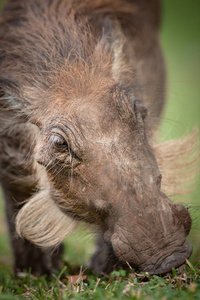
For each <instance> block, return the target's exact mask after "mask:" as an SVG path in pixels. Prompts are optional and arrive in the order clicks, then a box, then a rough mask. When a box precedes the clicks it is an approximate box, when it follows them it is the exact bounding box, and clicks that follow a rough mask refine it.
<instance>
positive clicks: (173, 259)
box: [144, 242, 193, 275]
mask: <svg viewBox="0 0 200 300" xmlns="http://www.w3.org/2000/svg"><path fill="white" fill-rule="evenodd" d="M192 252H193V247H192V245H191V244H189V243H188V242H185V244H184V245H183V246H182V247H181V249H179V250H177V251H175V252H174V253H173V254H171V255H169V256H167V257H166V258H165V259H164V260H163V261H162V263H161V264H159V265H158V264H156V265H155V266H154V267H153V268H151V270H150V269H149V267H147V268H146V269H145V270H144V271H145V272H149V274H150V275H159V274H166V273H168V272H171V270H172V268H178V267H180V266H181V265H183V264H184V263H185V260H186V259H188V258H189V257H190V256H191V254H192Z"/></svg>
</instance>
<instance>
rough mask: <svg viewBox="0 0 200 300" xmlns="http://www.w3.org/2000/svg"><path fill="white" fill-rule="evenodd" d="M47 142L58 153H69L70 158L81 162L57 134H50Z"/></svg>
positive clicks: (64, 140)
mask: <svg viewBox="0 0 200 300" xmlns="http://www.w3.org/2000/svg"><path fill="white" fill-rule="evenodd" d="M49 142H50V144H51V145H53V146H54V147H55V149H57V150H58V151H59V152H62V153H64V152H66V151H67V152H69V154H70V155H71V156H73V157H74V158H76V159H78V160H79V161H81V159H80V158H79V157H78V156H77V155H76V153H75V152H74V151H73V150H72V148H71V146H70V145H69V142H68V141H66V139H65V138H64V137H63V136H62V135H61V134H60V133H57V132H52V133H51V135H50V137H49Z"/></svg>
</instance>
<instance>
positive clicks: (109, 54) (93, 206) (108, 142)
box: [0, 0, 199, 274]
mask: <svg viewBox="0 0 200 300" xmlns="http://www.w3.org/2000/svg"><path fill="white" fill-rule="evenodd" d="M159 24H160V4H159V1H157V0H151V1H150V0H126V1H122V0H115V1H112V0H95V1H93V0H87V1H81V0H68V1H67V0H44V1H39V0H26V1H25V0H15V1H14V0H9V1H7V5H6V6H5V9H4V11H3V14H2V17H1V21H0V41H1V42H0V88H1V92H0V93H1V94H0V96H1V100H0V138H1V140H0V141H1V143H0V153H1V156H0V170H1V174H0V179H1V183H2V187H3V191H4V194H5V200H6V210H7V216H8V224H9V229H10V233H11V241H12V245H13V249H14V256H15V270H16V271H19V270H23V269H28V268H29V267H31V268H32V270H33V271H34V272H36V273H39V274H41V273H48V272H51V270H52V269H53V268H57V267H58V264H59V257H60V252H61V248H62V247H61V246H59V247H60V251H54V252H52V248H51V247H54V246H55V245H60V243H61V242H62V240H63V239H64V238H65V237H66V236H68V235H70V234H71V233H72V232H73V231H74V229H75V228H76V227H77V225H78V224H79V222H81V221H82V222H86V223H87V224H90V227H92V228H93V227H94V228H95V231H97V232H99V236H100V237H99V248H98V249H97V252H96V254H95V256H94V258H93V260H92V267H93V269H94V271H95V272H96V273H99V272H101V271H107V272H109V271H110V270H112V268H113V267H114V265H119V264H121V265H124V264H125V263H126V261H128V262H129V263H130V264H131V265H132V266H134V267H136V268H138V269H139V270H143V271H149V272H150V273H152V274H154V273H156V274H157V273H164V272H166V271H169V270H170V269H171V268H172V267H176V266H179V265H180V264H182V263H184V260H185V258H187V257H189V255H190V254H191V246H190V245H189V244H188V243H187V242H186V241H185V239H186V236H187V234H188V233H189V231H190V227H191V218H190V215H189V213H188V211H187V210H186V209H185V208H184V207H183V206H182V205H180V204H173V203H172V202H171V201H170V200H169V199H168V198H167V197H166V196H165V194H166V195H171V193H182V192H184V193H186V192H187V191H188V190H187V188H186V182H189V183H190V182H191V181H192V180H193V178H194V177H195V176H196V174H197V169H198V167H197V165H198V163H197V162H198V159H199V147H198V141H197V140H198V138H197V137H198V133H197V130H196V129H195V130H194V132H193V133H192V134H191V135H188V136H187V137H185V138H183V139H181V140H179V141H169V142H166V143H163V144H158V143H156V142H155V132H156V130H157V127H158V124H159V119H160V117H161V113H162V110H163V106H164V99H165V68H164V62H163V58H162V52H161V49H160V46H159V40H158V30H159ZM138 99H139V100H138ZM147 112H148V113H147ZM160 172H161V173H162V175H163V180H162V183H161V174H160ZM186 173H187V176H185V174H186ZM186 177H187V178H186ZM182 183H184V185H182ZM163 192H164V193H165V194H164V193H163ZM16 215H17V217H16V228H15V224H14V219H15V216H16ZM16 231H17V232H18V234H19V235H21V236H23V237H24V239H22V238H19V237H17V236H16ZM28 241H30V242H28ZM32 243H33V244H32ZM34 244H36V245H39V246H41V247H43V248H39V247H37V246H34ZM102 245H103V246H102ZM102 247H103V249H104V250H103V251H101V249H102ZM130 249H131V250H130ZM22 253H23V255H22ZM102 253H104V257H102ZM109 257H110V260H108V258H109ZM41 259H42V262H43V263H42V264H39V262H40V260H41Z"/></svg>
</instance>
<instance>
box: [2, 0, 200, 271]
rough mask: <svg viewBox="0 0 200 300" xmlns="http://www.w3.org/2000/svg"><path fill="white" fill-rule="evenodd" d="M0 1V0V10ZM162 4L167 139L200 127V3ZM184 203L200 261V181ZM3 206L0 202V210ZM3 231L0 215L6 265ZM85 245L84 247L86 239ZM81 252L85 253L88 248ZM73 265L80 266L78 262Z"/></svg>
mask: <svg viewBox="0 0 200 300" xmlns="http://www.w3.org/2000/svg"><path fill="white" fill-rule="evenodd" d="M113 1H114V0H113ZM2 2H3V1H2V0H0V7H1V6H2ZM162 2H163V23H162V28H161V43H162V46H163V50H164V56H165V60H166V65H167V72H168V87H167V100H168V102H167V105H166V109H165V113H164V115H163V119H162V123H161V132H162V138H163V139H164V140H169V139H171V138H178V137H181V136H182V135H183V134H184V133H185V132H186V131H187V130H188V129H190V130H191V129H192V128H193V127H194V125H196V124H198V126H199V128H200V0H191V1H188V0H163V1H162ZM0 42H1V41H0ZM184 201H186V200H184ZM184 203H185V204H186V206H188V205H189V207H190V212H191V214H192V218H193V226H192V230H191V233H190V236H189V240H190V242H191V243H192V244H193V246H194V253H193V255H192V257H191V261H192V262H193V263H195V262H196V261H197V260H200V180H199V184H198V187H197V190H196V192H194V193H193V194H192V195H191V196H190V197H188V198H187V202H184ZM2 205H3V204H2V202H1V203H0V207H2ZM5 231H6V226H5V220H4V215H3V213H2V212H0V265H1V264H9V263H10V259H11V252H10V248H9V242H8V237H7V235H6V234H5ZM77 239H78V237H76V238H72V239H71V243H72V248H71V253H72V254H74V249H77V253H79V254H78V259H79V258H80V257H81V254H82V253H83V250H82V247H84V246H80V248H78V247H79V246H78V244H79V243H78V241H77ZM84 244H87V243H86V242H85V239H84ZM68 249H69V248H68ZM69 251H70V249H69ZM84 252H85V253H86V252H87V249H85V250H84ZM85 255H86V254H85ZM71 257H72V256H71ZM76 257H77V256H76ZM74 259H75V260H76V259H77V258H74ZM76 262H77V263H82V261H81V260H79V261H76Z"/></svg>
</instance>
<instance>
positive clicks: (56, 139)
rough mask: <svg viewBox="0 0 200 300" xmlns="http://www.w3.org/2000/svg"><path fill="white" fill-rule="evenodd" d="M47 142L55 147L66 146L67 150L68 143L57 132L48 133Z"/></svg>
mask: <svg viewBox="0 0 200 300" xmlns="http://www.w3.org/2000/svg"><path fill="white" fill-rule="evenodd" d="M49 142H50V143H51V144H52V145H54V146H56V147H60V148H67V149H68V150H69V145H68V143H67V142H66V140H65V139H64V137H63V136H62V135H60V134H58V133H52V134H51V135H50V138H49Z"/></svg>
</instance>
